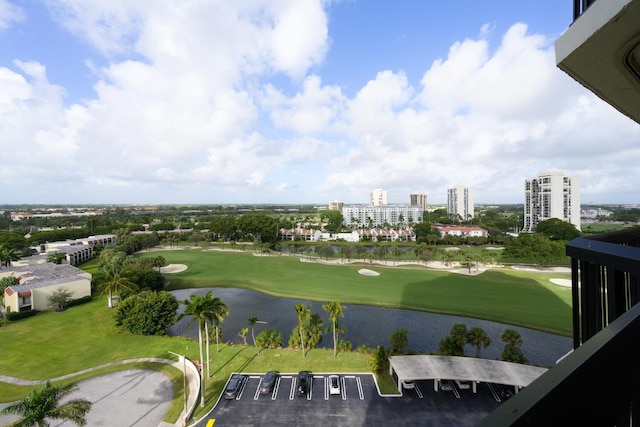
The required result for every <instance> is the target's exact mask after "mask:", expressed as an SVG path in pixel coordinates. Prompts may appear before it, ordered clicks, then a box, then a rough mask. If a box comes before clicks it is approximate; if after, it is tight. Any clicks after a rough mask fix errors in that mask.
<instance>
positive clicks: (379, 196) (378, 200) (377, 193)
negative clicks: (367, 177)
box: [370, 188, 387, 206]
mask: <svg viewBox="0 0 640 427" xmlns="http://www.w3.org/2000/svg"><path fill="white" fill-rule="evenodd" d="M370 198H371V206H383V205H386V204H387V192H386V191H385V190H382V189H380V188H376V189H375V190H373V191H372V192H371V194H370Z"/></svg>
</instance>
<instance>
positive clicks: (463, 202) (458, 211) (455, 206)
mask: <svg viewBox="0 0 640 427" xmlns="http://www.w3.org/2000/svg"><path fill="white" fill-rule="evenodd" d="M474 209H475V208H474V205H473V190H471V189H469V188H466V187H463V186H462V185H456V186H454V187H453V188H449V189H448V190H447V214H448V215H449V216H450V217H454V219H458V220H462V221H470V220H472V219H473V217H474V215H475V211H474Z"/></svg>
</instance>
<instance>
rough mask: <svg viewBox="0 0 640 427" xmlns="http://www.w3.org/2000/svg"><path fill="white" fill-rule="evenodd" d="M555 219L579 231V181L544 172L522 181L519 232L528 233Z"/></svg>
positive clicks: (574, 178)
mask: <svg viewBox="0 0 640 427" xmlns="http://www.w3.org/2000/svg"><path fill="white" fill-rule="evenodd" d="M551 218H557V219H560V220H562V221H566V222H568V223H570V224H573V225H574V226H575V227H576V228H577V229H578V230H580V181H579V179H578V178H576V177H568V176H564V174H563V173H562V172H555V171H554V172H544V173H541V174H539V175H538V177H537V178H532V179H527V180H525V203H524V226H523V231H524V232H527V233H530V232H532V231H533V230H534V229H535V228H536V226H537V225H538V223H540V222H541V221H546V220H548V219H551Z"/></svg>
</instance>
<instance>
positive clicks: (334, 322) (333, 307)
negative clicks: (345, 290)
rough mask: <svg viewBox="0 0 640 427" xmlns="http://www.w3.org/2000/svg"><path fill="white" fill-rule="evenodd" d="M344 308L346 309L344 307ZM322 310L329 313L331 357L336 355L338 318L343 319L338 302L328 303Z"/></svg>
mask: <svg viewBox="0 0 640 427" xmlns="http://www.w3.org/2000/svg"><path fill="white" fill-rule="evenodd" d="M345 308H346V307H345ZM322 309H323V310H324V311H326V312H327V313H329V319H330V320H331V326H332V329H333V357H336V356H337V355H338V317H344V312H343V311H342V306H341V305H340V301H330V302H328V303H326V304H324V305H323V306H322Z"/></svg>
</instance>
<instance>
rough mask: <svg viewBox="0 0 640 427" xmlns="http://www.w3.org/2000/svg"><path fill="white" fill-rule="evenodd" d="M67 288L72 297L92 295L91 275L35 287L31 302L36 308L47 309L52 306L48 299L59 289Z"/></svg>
mask: <svg viewBox="0 0 640 427" xmlns="http://www.w3.org/2000/svg"><path fill="white" fill-rule="evenodd" d="M60 288H65V289H66V290H67V291H69V293H70V294H71V299H78V298H82V297H86V296H88V295H91V275H87V276H85V277H79V278H78V279H77V280H74V281H71V282H67V283H60V284H58V285H52V286H47V287H42V288H37V289H34V290H33V291H32V292H31V303H32V304H33V308H34V309H35V310H39V311H42V310H46V309H49V308H52V307H51V306H50V305H49V303H48V301H47V299H48V298H49V297H50V296H51V295H52V294H53V293H54V292H55V291H56V290H58V289H60Z"/></svg>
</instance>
